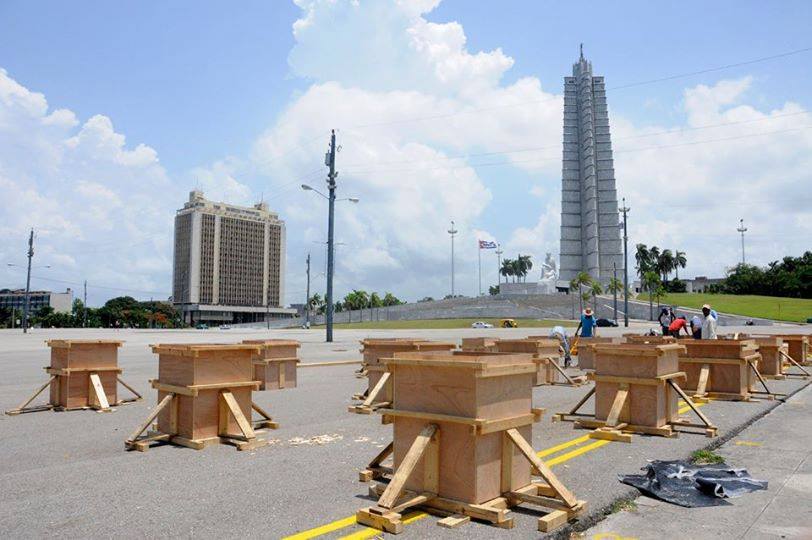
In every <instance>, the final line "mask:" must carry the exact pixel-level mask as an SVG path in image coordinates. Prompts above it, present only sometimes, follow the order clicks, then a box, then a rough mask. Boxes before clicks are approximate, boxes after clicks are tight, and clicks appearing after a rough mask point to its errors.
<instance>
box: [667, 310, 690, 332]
mask: <svg viewBox="0 0 812 540" xmlns="http://www.w3.org/2000/svg"><path fill="white" fill-rule="evenodd" d="M680 330H685V335H686V336H688V337H690V336H691V331H690V330H688V320H687V319H686V318H685V316H684V315H680V316H679V317H677V318H676V319H674V321H673V322H672V323H671V324H669V325H668V334H669V335H671V336H674V337H675V338H679V333H680Z"/></svg>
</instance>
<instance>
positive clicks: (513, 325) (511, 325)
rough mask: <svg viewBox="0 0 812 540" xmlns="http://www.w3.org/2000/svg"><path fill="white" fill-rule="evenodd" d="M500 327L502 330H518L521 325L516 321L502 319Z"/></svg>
mask: <svg viewBox="0 0 812 540" xmlns="http://www.w3.org/2000/svg"><path fill="white" fill-rule="evenodd" d="M499 326H500V327H502V328H518V327H519V323H517V322H516V321H515V320H514V319H502V320H501V321H499Z"/></svg>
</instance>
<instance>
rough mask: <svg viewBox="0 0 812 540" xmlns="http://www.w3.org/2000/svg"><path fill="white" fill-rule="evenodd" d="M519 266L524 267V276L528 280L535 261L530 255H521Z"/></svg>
mask: <svg viewBox="0 0 812 540" xmlns="http://www.w3.org/2000/svg"><path fill="white" fill-rule="evenodd" d="M518 261H519V266H521V269H522V277H523V278H524V281H527V274H528V273H529V272H530V270H532V269H533V261H531V260H530V255H519V258H518Z"/></svg>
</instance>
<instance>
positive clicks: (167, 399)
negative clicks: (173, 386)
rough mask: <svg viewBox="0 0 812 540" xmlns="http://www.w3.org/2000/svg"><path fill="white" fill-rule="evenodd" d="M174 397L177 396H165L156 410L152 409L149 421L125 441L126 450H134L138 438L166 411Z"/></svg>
mask: <svg viewBox="0 0 812 540" xmlns="http://www.w3.org/2000/svg"><path fill="white" fill-rule="evenodd" d="M174 397H175V394H167V395H165V396H164V398H163V399H162V400H161V402H160V403H158V405H157V406H156V407H155V408H154V409H152V412H151V413H149V416H147V419H146V420H144V422H143V423H142V424H141V425H140V426H139V427H138V429H136V430H135V431H133V433H132V435H130V436H129V437H127V440H126V441H124V446H125V447H126V448H128V449H130V448H134V445H135V444H136V442H137V439H138V437H140V436H141V434H142V433H143V432H144V430H146V429H147V428H148V427H149V425H150V424H151V423H152V421H153V420H155V419H156V418H158V414H159V413H160V412H161V411H162V410H164V407H166V406H167V405H168V404H169V403H170V402H171V401H172V399H173V398H174ZM170 435H174V433H172V434H170Z"/></svg>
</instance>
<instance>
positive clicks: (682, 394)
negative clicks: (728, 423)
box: [668, 379, 717, 437]
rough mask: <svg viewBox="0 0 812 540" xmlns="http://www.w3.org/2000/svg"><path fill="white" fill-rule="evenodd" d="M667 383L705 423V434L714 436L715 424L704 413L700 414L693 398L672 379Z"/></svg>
mask: <svg viewBox="0 0 812 540" xmlns="http://www.w3.org/2000/svg"><path fill="white" fill-rule="evenodd" d="M668 385H669V386H671V388H673V389H674V391H675V392H676V393H677V394H678V395H679V397H681V398H682V399H683V400H684V401H685V403H686V404H687V405H688V406H689V407H690V408H691V410H692V411H694V413H696V415H697V416H698V417H699V419H700V420H701V421H702V423H703V424H705V427H706V428H707V431H706V434H707V435H708V436H709V437H712V436H715V435H716V430H717V428H716V426H714V425H713V424H711V422H710V420H708V418H707V417H706V416H705V415H704V414H702V411H700V410H699V409H698V408H697V406H696V405H695V404H694V402H693V400H691V398H689V397H688V395H687V394H686V393H685V392H684V391H683V390H682V388H680V387H679V385H678V384H677V383H675V382H674V381H673V380H672V379H668Z"/></svg>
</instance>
